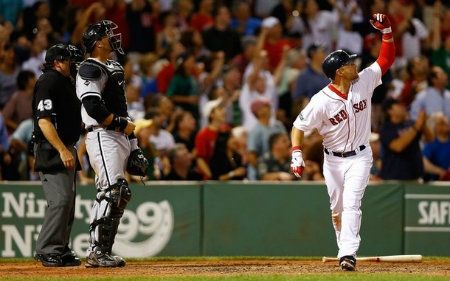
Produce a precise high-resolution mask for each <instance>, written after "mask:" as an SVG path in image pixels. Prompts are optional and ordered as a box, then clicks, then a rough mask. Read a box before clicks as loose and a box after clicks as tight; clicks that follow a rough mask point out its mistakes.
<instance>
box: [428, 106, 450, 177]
mask: <svg viewBox="0 0 450 281" xmlns="http://www.w3.org/2000/svg"><path fill="white" fill-rule="evenodd" d="M431 120H432V122H433V124H434V126H433V127H434V135H435V138H434V140H433V141H432V142H430V143H428V144H426V145H425V147H424V149H423V156H424V158H423V160H424V167H425V173H426V176H427V177H426V179H428V180H444V178H445V180H450V178H449V175H450V125H449V118H448V117H447V116H445V115H443V114H442V113H437V114H434V115H433V116H431Z"/></svg>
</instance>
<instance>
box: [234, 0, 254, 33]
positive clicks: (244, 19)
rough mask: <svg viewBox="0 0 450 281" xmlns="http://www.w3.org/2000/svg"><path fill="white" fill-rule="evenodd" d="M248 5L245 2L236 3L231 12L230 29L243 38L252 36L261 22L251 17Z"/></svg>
mask: <svg viewBox="0 0 450 281" xmlns="http://www.w3.org/2000/svg"><path fill="white" fill-rule="evenodd" d="M250 8H251V7H250V4H249V3H248V2H245V1H241V2H238V3H237V4H236V5H235V8H234V10H233V16H234V17H233V19H232V20H231V25H230V26H231V28H232V29H234V30H235V31H236V32H237V33H239V34H240V35H243V36H253V35H255V34H256V30H257V29H258V28H259V27H260V26H261V20H260V19H258V18H255V17H252V15H251V10H250Z"/></svg>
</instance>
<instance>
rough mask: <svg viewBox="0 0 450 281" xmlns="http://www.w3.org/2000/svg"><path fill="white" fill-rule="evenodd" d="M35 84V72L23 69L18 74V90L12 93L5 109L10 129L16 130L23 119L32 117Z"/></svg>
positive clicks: (4, 115) (4, 112)
mask: <svg viewBox="0 0 450 281" xmlns="http://www.w3.org/2000/svg"><path fill="white" fill-rule="evenodd" d="M34 84H36V76H35V75H34V73H33V72H31V71H28V70H22V71H20V72H19V75H17V87H18V91H17V92H15V93H14V94H13V95H12V97H11V98H10V99H9V101H8V102H7V103H6V105H5V108H4V109H3V117H4V118H5V122H6V126H7V127H8V129H9V130H10V131H14V130H15V129H16V128H17V126H18V125H19V123H20V122H22V121H23V120H25V119H28V118H31V117H32V108H31V102H32V100H33V93H34Z"/></svg>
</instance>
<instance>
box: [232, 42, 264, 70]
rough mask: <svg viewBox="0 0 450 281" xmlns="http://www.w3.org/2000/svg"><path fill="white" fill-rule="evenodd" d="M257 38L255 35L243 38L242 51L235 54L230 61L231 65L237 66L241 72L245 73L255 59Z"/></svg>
mask: <svg viewBox="0 0 450 281" xmlns="http://www.w3.org/2000/svg"><path fill="white" fill-rule="evenodd" d="M257 49H258V48H257V44H256V40H255V38H253V37H247V38H243V40H242V52H241V53H240V54H239V55H237V56H235V57H234V59H233V60H232V61H231V62H230V63H229V64H230V65H232V66H234V67H237V69H238V70H239V72H240V73H244V72H245V70H246V69H247V66H248V65H249V64H250V63H251V61H252V60H253V57H254V56H255V54H256V50H257Z"/></svg>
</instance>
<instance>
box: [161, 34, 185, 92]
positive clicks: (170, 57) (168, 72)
mask: <svg viewBox="0 0 450 281" xmlns="http://www.w3.org/2000/svg"><path fill="white" fill-rule="evenodd" d="M166 51H167V52H166V54H165V56H164V58H163V59H162V60H159V61H158V62H156V65H162V66H161V68H160V70H159V71H158V70H157V71H155V72H156V73H157V75H156V85H157V86H158V92H159V93H160V94H163V95H165V94H166V93H167V89H168V88H169V84H170V82H171V81H172V79H173V76H174V75H175V68H176V67H177V59H178V58H179V57H180V55H182V54H183V52H184V51H185V48H184V46H183V45H182V44H181V43H179V42H176V43H173V44H172V45H171V46H170V47H169V48H167V50H166ZM155 67H156V66H155Z"/></svg>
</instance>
